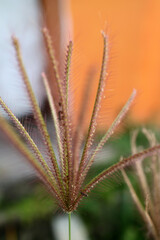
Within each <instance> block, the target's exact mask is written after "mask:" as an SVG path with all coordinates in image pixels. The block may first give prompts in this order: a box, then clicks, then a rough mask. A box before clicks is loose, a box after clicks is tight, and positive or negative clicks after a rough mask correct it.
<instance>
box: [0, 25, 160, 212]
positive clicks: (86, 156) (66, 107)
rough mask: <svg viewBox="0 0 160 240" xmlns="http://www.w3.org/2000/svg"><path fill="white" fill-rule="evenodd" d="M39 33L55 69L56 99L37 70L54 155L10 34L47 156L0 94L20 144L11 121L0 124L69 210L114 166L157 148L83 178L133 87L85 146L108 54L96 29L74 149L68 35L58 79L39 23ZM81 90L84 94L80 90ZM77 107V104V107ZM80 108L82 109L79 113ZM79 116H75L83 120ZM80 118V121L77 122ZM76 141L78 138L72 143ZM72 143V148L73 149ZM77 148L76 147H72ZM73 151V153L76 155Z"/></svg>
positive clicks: (151, 151)
mask: <svg viewBox="0 0 160 240" xmlns="http://www.w3.org/2000/svg"><path fill="white" fill-rule="evenodd" d="M43 34H44V38H45V42H46V46H47V50H48V54H49V57H50V59H51V63H52V66H53V71H54V74H55V80H56V83H57V88H58V94H59V96H58V98H59V99H58V104H59V107H57V106H58V104H57V102H56V101H57V99H54V96H52V94H51V89H50V86H49V82H48V79H47V76H46V75H45V73H42V78H43V82H44V86H45V89H46V93H47V97H48V101H49V105H50V109H51V114H52V118H53V122H54V126H55V137H56V139H57V145H58V153H59V154H58V156H56V154H55V150H54V149H53V146H52V143H51V139H50V136H49V133H48V130H47V126H46V124H45V121H44V119H43V116H42V113H41V111H40V108H39V106H38V103H37V101H36V98H35V95H34V93H33V90H32V87H31V84H30V82H29V79H28V76H27V73H26V70H25V67H24V64H23V60H22V55H21V51H20V46H19V42H18V40H17V39H16V38H13V45H14V48H15V51H16V57H17V61H18V65H19V70H20V73H21V75H22V79H23V82H24V85H25V89H26V92H27V94H28V98H29V101H30V103H31V106H32V111H33V115H34V118H35V121H36V123H37V127H38V129H39V131H40V133H41V136H42V139H43V143H44V147H45V149H46V152H47V159H45V158H44V157H43V155H42V153H41V151H40V150H39V148H38V146H37V145H36V143H35V142H34V140H33V139H32V138H31V136H30V135H29V133H28V132H27V130H26V129H25V128H24V126H23V125H22V124H21V123H20V122H19V120H18V119H17V117H16V116H15V115H14V114H13V113H12V111H11V110H10V109H9V107H8V106H7V105H6V104H5V103H4V102H3V100H2V99H1V98H0V105H1V107H2V108H3V109H4V111H5V112H6V113H7V114H8V116H9V118H10V120H11V121H12V122H13V124H14V126H15V127H16V129H17V130H18V133H19V134H20V135H21V136H22V137H23V139H24V140H25V142H26V144H25V143H24V142H23V141H21V139H20V136H19V135H18V134H17V133H16V132H15V130H14V129H13V127H11V126H10V125H9V124H8V123H7V121H6V120H4V118H2V117H0V129H1V130H2V132H4V134H6V136H7V137H8V138H9V140H10V141H11V142H13V144H14V145H15V147H16V148H17V149H18V150H19V151H20V152H21V154H22V155H23V156H24V157H25V158H26V159H27V160H28V161H29V162H30V163H31V164H32V166H33V167H34V169H35V170H36V171H37V173H38V175H39V177H40V178H41V180H42V181H43V182H44V184H45V185H46V186H47V188H48V189H49V190H50V192H51V193H52V194H53V196H54V197H55V198H56V199H57V203H58V204H59V206H60V207H61V208H62V209H63V210H64V211H65V212H68V213H70V212H72V211H74V210H76V208H77V206H78V204H79V202H80V200H81V199H82V198H83V197H84V196H87V195H88V193H89V192H90V191H91V189H92V188H93V187H95V185H96V184H97V183H99V182H100V181H102V180H103V179H105V178H110V176H111V175H113V174H114V173H115V172H117V171H119V170H121V169H123V168H125V167H126V166H128V165H129V164H132V163H134V162H135V161H136V160H140V159H142V158H144V157H146V156H151V155H154V154H156V153H157V152H158V151H160V145H156V146H154V147H151V148H148V149H146V150H144V151H143V152H140V153H136V154H134V155H132V156H130V157H129V158H126V159H123V160H122V161H120V162H118V163H116V164H114V165H112V166H111V167H110V168H107V169H105V170H104V171H102V172H101V173H100V174H98V175H97V176H95V177H94V178H93V179H92V180H91V181H90V182H89V183H88V184H85V183H84V180H85V179H86V176H87V174H88V171H89V169H90V168H91V166H92V164H93V162H94V159H95V157H96V155H97V153H98V152H99V151H100V150H101V148H102V147H103V146H104V144H105V143H106V142H107V141H108V139H109V138H110V137H111V136H112V135H113V134H114V132H115V130H116V129H117V127H118V126H119V125H120V123H121V121H122V119H123V118H124V117H125V115H126V114H127V112H128V110H129V109H130V107H131V105H132V103H133V101H134V99H135V96H136V90H133V92H132V94H131V96H130V98H129V99H128V101H127V103H126V104H125V106H124V107H123V108H122V110H121V111H120V113H119V114H118V116H117V117H116V119H115V120H114V122H113V123H112V125H111V127H110V128H109V129H108V130H107V132H106V133H105V135H104V136H103V137H102V139H101V140H100V142H99V143H98V144H97V146H96V147H95V149H91V146H92V143H93V141H94V136H95V130H96V124H97V117H98V113H99V109H100V103H101V99H102V96H103V91H104V86H105V82H106V80H107V78H108V74H107V70H108V69H107V68H108V56H109V51H110V47H109V41H108V37H107V36H106V35H105V34H104V33H102V36H103V40H104V51H103V59H102V67H101V72H100V77H99V85H98V90H97V94H96V99H95V103H94V108H93V113H92V116H91V120H90V124H89V128H88V131H87V136H86V140H85V144H84V148H83V151H82V155H80V152H81V151H80V148H81V144H79V142H77V141H80V139H79V130H78V131H75V132H73V130H72V114H71V111H70V82H69V75H70V67H71V57H72V48H73V43H72V41H70V42H69V44H68V47H67V52H66V63H65V70H64V77H63V78H62V79H61V77H60V74H59V71H58V67H57V62H56V59H55V54H54V50H53V47H52V40H51V37H50V35H49V32H48V30H47V29H46V28H44V29H43ZM85 95H86V96H87V94H85ZM80 112H82V109H81V110H80ZM84 114H85V113H84ZM83 119H84V118H81V119H80V121H81V120H83ZM82 125H83V124H82V123H80V126H82ZM77 143H78V144H77ZM74 147H77V148H78V149H74ZM77 150H78V151H77ZM77 153H78V154H79V155H77ZM48 159H49V161H50V162H49V163H48Z"/></svg>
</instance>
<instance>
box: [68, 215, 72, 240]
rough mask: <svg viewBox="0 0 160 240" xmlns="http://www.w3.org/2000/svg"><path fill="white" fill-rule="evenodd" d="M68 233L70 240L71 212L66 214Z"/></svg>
mask: <svg viewBox="0 0 160 240" xmlns="http://www.w3.org/2000/svg"><path fill="white" fill-rule="evenodd" d="M68 230H69V231H68V232H69V240H71V212H69V213H68Z"/></svg>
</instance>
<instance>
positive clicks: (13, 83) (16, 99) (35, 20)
mask: <svg viewBox="0 0 160 240" xmlns="http://www.w3.org/2000/svg"><path fill="white" fill-rule="evenodd" d="M40 7H41V6H40V1H39V0H4V1H0V96H1V97H2V99H3V100H4V101H5V103H6V104H7V105H8V106H9V107H10V108H11V109H12V111H13V112H14V113H15V114H16V115H17V116H21V115H23V114H25V113H28V112H30V110H31V108H30V105H29V102H28V100H27V94H26V92H25V89H24V85H23V83H22V78H21V75H20V72H19V69H18V64H17V60H16V55H15V50H14V48H13V45H12V40H11V37H12V36H13V35H14V36H16V37H17V38H18V39H19V42H20V45H21V50H22V56H23V60H24V64H25V67H26V70H27V73H28V76H29V79H30V81H31V84H32V87H33V89H34V92H35V94H36V97H37V99H38V101H39V102H40V103H41V102H42V101H43V98H44V96H45V91H44V87H43V84H42V79H41V73H42V71H44V70H45V54H44V49H45V48H44V45H43V37H42V34H41V28H42V25H43V23H42V14H41V8H40Z"/></svg>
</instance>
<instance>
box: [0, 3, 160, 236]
mask: <svg viewBox="0 0 160 240" xmlns="http://www.w3.org/2000/svg"><path fill="white" fill-rule="evenodd" d="M0 19H1V21H0V96H1V97H2V98H3V99H4V101H5V102H6V104H7V105H8V106H9V107H10V108H11V109H12V111H13V112H14V113H15V114H16V116H18V117H19V118H20V119H21V120H22V121H24V122H26V124H27V126H28V128H30V131H31V132H32V134H33V136H36V134H37V133H36V128H35V126H34V123H32V114H31V107H30V105H29V103H28V101H27V96H26V93H25V89H24V86H23V84H22V81H21V75H20V73H19V71H18V66H17V62H16V57H15V52H14V49H13V45H12V40H11V36H13V35H14V36H16V37H17V38H18V39H19V41H20V44H21V48H22V56H23V59H24V64H25V66H26V70H27V72H28V75H29V78H30V81H31V84H32V87H33V89H34V92H35V94H36V97H37V99H38V101H39V104H40V106H41V108H42V111H43V113H44V115H45V117H46V120H47V122H48V126H49V130H50V131H52V128H51V127H50V114H49V111H48V104H47V103H46V94H45V90H44V87H43V84H42V79H41V73H42V72H43V71H45V72H46V73H47V75H48V76H49V81H50V85H51V88H52V92H53V94H54V96H56V87H55V83H54V76H53V74H52V71H51V66H50V63H49V62H48V58H47V54H46V52H45V45H44V41H43V36H42V33H41V29H42V27H43V26H47V27H48V28H49V31H50V33H51V35H52V39H53V46H54V48H55V54H56V57H57V62H58V67H59V70H60V73H61V76H63V66H64V59H65V51H66V46H67V43H68V41H69V40H73V42H74V52H73V59H72V70H71V76H70V77H71V88H72V95H73V99H74V101H73V108H74V121H75V126H76V117H77V116H78V109H79V106H80V103H81V100H82V94H83V91H84V87H85V86H86V81H87V79H88V76H90V75H91V76H92V78H93V80H92V81H91V84H90V85H89V86H88V91H89V93H90V106H92V105H93V100H94V97H95V93H96V89H97V84H98V78H99V74H100V67H101V61H102V60H101V59H102V52H103V41H102V36H101V30H103V31H105V32H106V33H107V34H108V35H109V39H110V46H111V47H110V49H111V50H110V54H109V64H108V73H109V78H108V79H107V84H106V88H105V93H104V95H105V99H103V104H102V106H101V110H100V111H101V113H100V116H101V118H100V120H99V125H98V134H97V139H99V137H100V135H101V134H102V133H103V131H104V130H105V129H107V127H108V126H109V124H111V122H112V121H113V119H114V118H115V116H116V115H117V113H118V112H119V110H120V109H121V107H122V106H123V104H124V103H125V102H126V100H127V99H128V98H129V96H130V94H131V92H132V90H133V88H135V89H137V91H138V96H137V99H136V101H135V104H134V106H133V107H132V109H131V111H130V114H129V117H128V118H127V121H126V124H124V125H123V127H122V129H121V131H120V133H118V135H116V138H114V139H112V141H111V142H110V143H109V144H108V145H107V146H106V147H105V148H104V150H103V152H102V154H101V155H100V157H99V159H98V161H97V162H96V164H95V166H94V167H95V170H94V171H93V172H95V171H98V170H97V169H103V167H106V166H108V164H109V163H111V162H116V161H118V160H119V157H120V156H121V155H123V156H128V155H130V154H131V146H130V134H131V132H132V130H133V129H134V128H141V126H144V125H145V126H148V127H149V128H151V129H152V130H153V131H154V132H155V134H156V136H157V138H159V136H160V135H159V119H160V98H159V90H160V80H159V79H160V44H159V43H160V2H159V1H158V0H145V1H144V0H142V1H138V0H134V1H133V0H129V1H128V0H121V1H118V0H112V1H111V0H92V1H91V0H88V1H85V0H81V1H78V0H28V1H25V0H5V1H1V2H0ZM90 72H92V74H90ZM2 114H4V113H3V112H2ZM90 114H91V107H90V108H89V109H88V111H87V112H86V113H85V118H86V126H85V128H86V127H87V126H88V121H89V119H90ZM5 117H6V116H5ZM30 126H32V127H30ZM53 142H54V139H53ZM138 143H139V144H140V145H142V146H144V147H147V146H148V145H147V142H146V140H145V138H144V137H143V136H140V137H139V139H138ZM0 156H1V158H0V239H6V240H17V239H20V240H36V239H37V240H41V239H45V240H50V239H56V240H61V239H63V240H65V239H67V238H66V234H64V235H63V231H62V229H63V228H64V226H66V225H67V222H66V219H65V216H64V214H63V213H62V212H61V211H60V210H59V209H58V208H57V206H56V205H55V203H54V201H53V199H52V198H51V197H50V195H49V194H48V193H47V192H46V190H45V188H44V187H43V186H42V184H41V183H40V182H39V180H38V179H37V177H36V175H35V173H34V171H33V170H32V168H31V167H30V166H29V165H28V164H27V163H26V162H25V160H24V159H22V157H21V156H20V155H19V154H18V153H17V152H16V151H15V150H14V148H13V147H12V145H11V144H9V143H8V141H7V140H6V139H5V136H0ZM111 185H115V186H112V187H111V188H110V189H108V187H105V186H103V187H102V186H100V189H101V190H100V191H99V190H98V191H97V192H96V193H93V194H91V196H90V197H88V198H86V199H85V201H84V202H82V204H81V205H80V207H79V209H78V211H77V212H76V213H75V216H74V217H75V218H74V217H73V226H74V227H73V228H74V229H75V233H73V234H75V236H76V237H73V239H78V237H77V236H80V238H79V239H83V240H85V239H86V240H89V239H90V240H96V239H99V240H104V239H108V240H109V239H117V240H118V239H120V240H139V239H140V240H142V239H147V232H146V228H145V226H144V224H143V221H142V220H141V218H140V216H139V214H138V212H137V210H136V207H135V206H134V203H133V202H132V199H131V197H130V195H129V191H128V189H127V187H126V186H125V184H121V185H120V186H119V185H118V184H111ZM74 224H75V225H74ZM66 231H67V230H66ZM64 232H65V229H64Z"/></svg>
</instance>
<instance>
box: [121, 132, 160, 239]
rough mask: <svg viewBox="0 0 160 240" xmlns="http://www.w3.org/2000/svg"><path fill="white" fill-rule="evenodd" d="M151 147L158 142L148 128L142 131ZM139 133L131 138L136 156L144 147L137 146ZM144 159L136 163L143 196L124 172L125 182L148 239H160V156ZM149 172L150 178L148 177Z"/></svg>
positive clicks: (136, 171) (135, 133) (134, 133)
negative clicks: (148, 159)
mask: <svg viewBox="0 0 160 240" xmlns="http://www.w3.org/2000/svg"><path fill="white" fill-rule="evenodd" d="M142 132H143V133H144V135H145V136H146V138H147V140H148V142H149V144H150V146H151V147H153V146H156V144H157V140H156V137H155V135H154V133H153V132H152V131H150V130H147V129H146V128H143V129H142ZM138 133H139V131H138V130H135V131H134V132H133V134H132V137H131V147H132V153H133V154H136V153H137V152H138V149H139V148H140V147H141V149H142V146H137V144H136V140H137V136H138ZM145 158H146V157H143V158H142V159H141V161H138V162H136V163H135V174H136V175H137V180H138V185H139V186H140V187H141V191H142V196H139V195H138V194H137V192H136V190H135V188H134V187H133V184H132V183H131V181H130V179H129V177H128V175H127V174H126V172H125V171H124V170H122V174H123V177H124V179H125V182H126V183H127V185H128V188H129V190H130V193H131V196H132V199H133V201H134V203H135V205H136V207H137V209H138V211H139V213H140V215H141V217H142V219H143V220H144V222H145V224H146V226H147V229H148V237H151V238H153V239H156V240H159V239H160V156H159V153H157V154H156V155H154V156H152V157H151V161H146V159H145ZM148 172H149V175H150V177H149V176H148Z"/></svg>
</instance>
